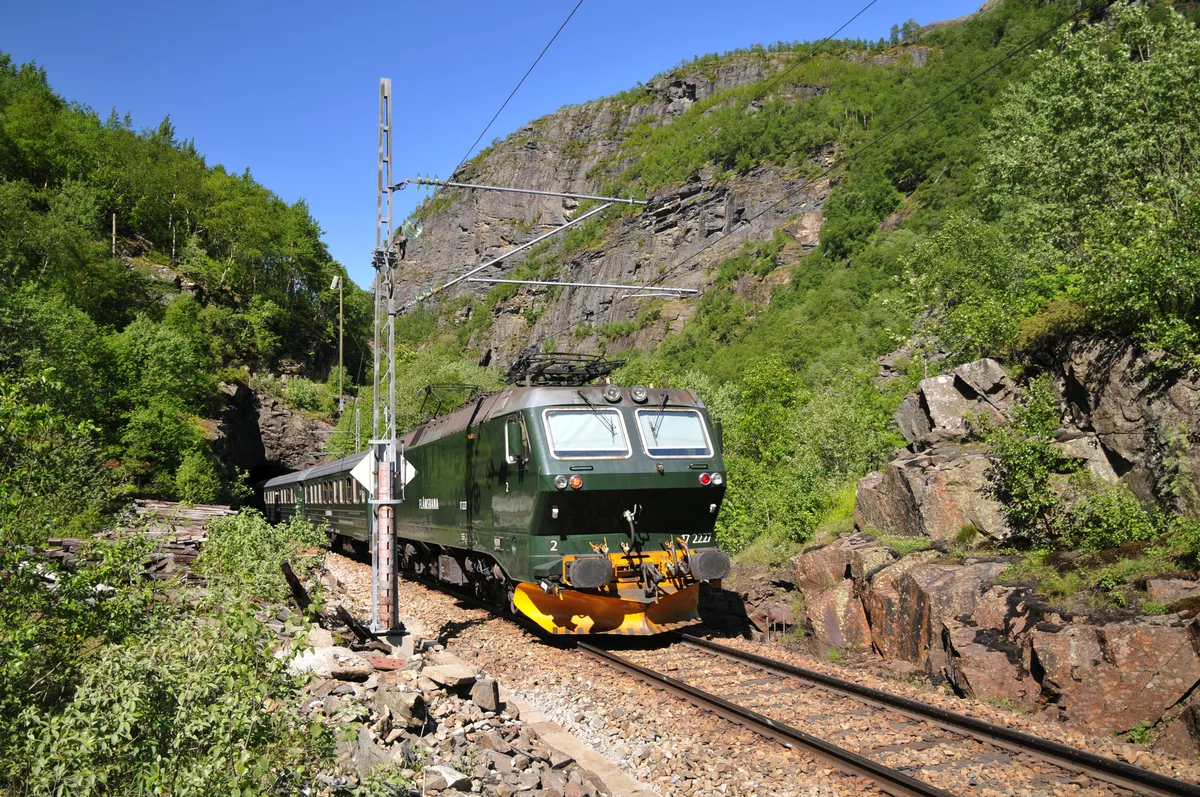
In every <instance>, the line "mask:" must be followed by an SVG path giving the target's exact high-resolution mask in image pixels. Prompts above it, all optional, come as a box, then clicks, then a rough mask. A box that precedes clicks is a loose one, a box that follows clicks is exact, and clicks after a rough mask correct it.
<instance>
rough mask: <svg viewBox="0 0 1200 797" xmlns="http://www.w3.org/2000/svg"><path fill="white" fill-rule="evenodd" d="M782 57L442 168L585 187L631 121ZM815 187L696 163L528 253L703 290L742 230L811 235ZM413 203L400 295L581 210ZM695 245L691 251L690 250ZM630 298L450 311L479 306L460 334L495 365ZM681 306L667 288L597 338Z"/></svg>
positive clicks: (617, 164)
mask: <svg viewBox="0 0 1200 797" xmlns="http://www.w3.org/2000/svg"><path fill="white" fill-rule="evenodd" d="M786 63H787V62H786V59H780V58H778V57H776V56H775V55H773V54H768V55H766V56H765V57H760V56H748V57H734V58H730V59H726V60H724V61H722V63H721V64H719V65H718V66H717V67H716V68H715V69H713V70H701V69H692V68H684V69H682V70H676V71H673V72H672V73H671V74H669V75H665V76H663V77H661V78H658V79H656V80H654V81H651V82H650V83H649V84H647V85H646V86H645V87H643V89H641V90H640V91H637V92H627V93H626V94H625V95H622V96H619V97H613V98H608V99H603V100H598V101H595V102H590V103H587V104H584V105H578V106H569V107H566V108H563V109H561V110H559V111H558V112H556V113H554V114H551V115H549V116H546V117H543V118H541V119H538V120H536V121H534V122H533V123H531V124H529V125H527V126H526V127H524V128H522V129H521V130H519V131H518V132H517V133H515V134H513V135H512V136H510V137H509V138H507V139H506V140H504V141H502V142H500V143H498V144H497V145H495V146H494V147H493V148H491V149H489V151H487V152H486V153H485V154H484V155H483V156H481V157H480V158H477V159H476V160H475V161H473V162H472V163H471V164H469V165H468V166H466V167H464V169H462V170H461V173H460V174H458V175H457V176H456V177H457V178H458V179H464V180H467V181H470V182H478V183H484V184H489V185H499V186H534V187H538V188H545V189H550V190H557V191H564V192H574V193H584V194H596V193H599V192H600V188H601V186H602V185H603V184H604V183H606V182H608V181H610V180H612V179H613V178H615V177H616V176H617V175H619V174H621V173H622V172H623V171H624V170H625V169H626V168H627V167H628V166H629V165H630V163H631V160H632V155H631V154H630V153H629V151H628V150H623V149H622V146H621V145H622V143H623V142H624V141H625V139H626V138H628V136H629V135H630V134H631V133H632V132H633V131H634V130H635V129H641V130H644V129H646V128H647V127H657V126H661V125H667V124H671V123H673V121H674V120H675V119H676V118H677V117H678V116H680V115H681V114H684V113H687V112H688V109H689V108H691V107H692V106H693V105H694V104H695V103H697V102H702V101H703V100H705V99H706V98H708V97H710V96H712V95H713V94H714V93H718V92H721V91H724V90H726V89H729V88H735V87H738V86H744V85H747V84H749V83H753V82H757V81H760V80H763V79H764V78H766V77H768V76H770V75H772V74H775V73H776V71H777V70H779V69H781V68H785V67H786ZM822 90H823V89H821V88H820V87H815V86H797V87H791V88H789V89H788V91H789V92H790V93H788V94H782V93H777V94H775V95H774V96H773V99H776V100H780V99H782V100H784V101H791V102H804V101H806V100H808V99H810V98H812V97H814V96H816V95H817V94H819V93H820V92H821V91H822ZM797 189H799V190H797ZM827 192H828V185H827V182H825V181H820V182H817V183H814V184H812V185H807V186H806V185H802V184H801V183H800V182H797V181H796V180H794V179H792V178H791V177H790V176H789V175H788V174H786V173H785V172H784V171H782V170H779V169H775V168H764V169H760V170H758V171H756V172H754V173H752V174H749V175H745V176H742V177H737V178H735V179H732V180H723V181H721V182H716V181H714V180H713V179H712V176H711V174H710V173H708V172H707V171H706V172H702V173H701V174H700V175H699V176H698V179H696V180H695V181H693V182H691V183H689V184H687V185H684V186H681V187H677V188H676V187H672V188H668V189H664V191H663V192H662V193H660V194H657V195H653V196H651V197H650V204H649V205H647V206H645V207H644V208H642V209H641V210H640V211H639V212H637V213H633V214H630V215H627V216H625V217H623V218H621V219H619V220H615V221H613V222H612V223H611V224H610V225H609V226H608V227H607V228H606V229H605V230H604V231H603V232H602V233H601V236H602V241H601V242H599V243H593V244H589V245H587V246H584V247H581V248H579V249H577V250H574V251H571V252H569V253H567V254H566V255H565V256H563V255H562V254H561V252H562V250H561V241H562V238H561V237H558V238H555V239H551V244H552V248H551V249H550V250H549V252H548V253H547V254H545V256H544V257H543V258H542V260H540V261H539V263H540V266H541V268H542V269H543V272H544V273H541V274H540V276H541V277H542V278H546V279H563V280H568V281H580V282H605V283H648V282H651V281H653V280H655V279H658V278H659V277H661V276H663V275H664V274H669V277H668V278H667V282H666V284H669V285H671V286H674V287H684V288H697V289H700V290H703V289H705V288H707V287H708V285H709V284H710V278H709V276H708V274H707V268H708V266H709V265H711V264H712V263H715V262H719V261H720V260H721V259H723V258H725V257H726V256H728V255H729V254H731V253H733V252H734V251H735V250H736V249H737V248H738V247H740V246H741V244H742V243H743V242H745V241H753V240H764V239H767V238H769V237H770V236H771V235H772V234H773V232H774V230H775V229H776V228H777V227H780V226H783V225H784V224H785V223H787V222H788V221H789V219H793V217H795V218H794V219H793V220H792V222H791V224H790V225H789V235H791V236H792V237H793V239H794V240H795V247H796V249H797V250H799V251H803V250H805V249H810V248H812V247H813V246H815V245H816V244H817V243H818V238H817V233H818V232H819V230H820V226H821V222H822V220H823V216H822V214H821V207H822V204H823V202H824V198H825V195H826V193H827ZM427 207H428V212H429V217H428V218H427V219H426V225H425V233H424V234H423V235H422V237H420V238H419V239H417V240H415V241H412V242H411V243H410V244H409V245H408V249H407V253H406V258H405V268H404V269H403V272H402V275H401V282H400V284H399V285H398V291H399V294H400V295H401V296H403V297H408V296H409V295H411V294H413V293H416V292H419V291H422V290H424V289H426V288H428V287H430V286H432V285H436V284H439V283H442V282H445V281H446V280H448V279H449V278H451V277H453V276H455V275H459V274H462V273H464V272H465V271H467V270H469V269H471V268H475V267H476V266H478V265H480V264H482V263H484V262H486V261H488V260H491V259H494V258H495V257H497V256H498V255H500V254H502V253H504V252H507V251H510V250H511V249H512V248H513V247H514V246H517V245H519V244H522V243H525V242H527V241H529V240H531V239H532V238H534V237H535V236H537V235H540V234H542V233H544V232H546V231H548V230H549V229H551V227H552V226H556V225H561V224H564V223H566V222H568V221H569V220H571V219H573V218H576V217H578V216H579V215H580V211H581V207H580V205H579V203H578V202H577V201H575V200H572V199H561V198H555V197H544V196H532V195H522V194H510V193H497V192H487V191H471V192H462V191H457V192H455V191H450V192H446V193H444V194H442V195H440V196H439V197H438V198H436V199H435V200H431V204H430V205H428V206H427ZM701 250H704V251H703V254H702V255H700V256H697V255H698V254H699V253H700V252H701ZM526 257H527V255H525V254H519V255H516V256H515V257H514V258H512V259H511V260H508V261H505V262H504V263H503V264H501V265H500V266H499V267H497V268H496V269H494V270H489V271H487V272H484V273H481V274H480V276H483V277H499V276H503V275H505V274H506V273H507V272H508V271H509V270H510V269H511V268H513V267H514V266H516V265H517V264H518V263H519V262H521V261H522V260H523V259H524V258H526ZM489 287H490V286H487V285H483V284H467V283H462V284H460V285H459V286H457V287H455V288H454V289H452V290H453V291H454V292H455V294H454V295H463V294H467V295H471V296H474V297H476V298H479V297H482V296H483V295H484V294H485V293H486V292H487V290H488V288H489ZM643 305H644V302H640V301H638V300H633V299H627V298H621V295H620V294H616V295H614V294H613V293H612V292H611V291H586V290H580V291H562V292H559V291H556V290H554V289H546V288H538V287H522V288H520V289H518V290H517V292H516V295H515V296H513V297H512V298H510V299H508V300H506V301H504V302H502V303H500V305H498V306H496V307H494V308H490V309H489V308H483V307H478V306H476V307H474V308H473V309H471V308H464V309H462V310H460V311H459V312H460V313H461V315H462V317H461V318H456V323H459V324H465V323H467V322H468V321H469V320H470V315H471V314H472V313H479V312H485V313H491V314H492V317H491V318H490V319H487V323H486V324H482V325H478V328H479V330H480V331H477V332H476V333H475V337H474V338H473V339H472V341H471V342H472V344H473V345H475V346H477V347H478V348H480V349H481V350H488V351H491V352H492V358H493V359H492V361H493V362H496V363H499V364H502V365H503V364H505V363H506V362H509V361H511V359H512V358H513V357H514V356H515V354H516V353H517V352H519V351H520V350H521V349H523V348H526V347H528V346H531V345H532V346H537V345H539V344H540V343H541V342H543V341H546V340H554V341H556V344H557V347H558V348H577V349H582V348H584V347H586V346H587V345H588V343H589V340H591V339H592V338H594V337H595V336H596V334H597V330H598V328H599V327H601V326H604V325H606V324H610V323H622V322H630V321H633V320H635V319H636V318H637V316H638V310H639V309H640V308H641V307H642V306H643ZM692 312H694V303H693V302H686V301H680V300H668V301H666V303H665V306H664V307H663V308H662V310H661V312H660V314H659V318H658V319H657V321H655V322H653V323H652V324H650V325H649V326H646V327H643V328H641V329H636V330H634V331H633V332H632V333H629V334H627V335H625V336H623V337H622V338H619V339H618V340H615V341H612V342H611V343H610V345H609V346H608V348H609V349H610V350H619V349H622V348H627V347H633V346H639V347H642V346H646V345H648V344H652V343H655V342H657V341H659V340H661V339H662V338H663V337H665V335H666V334H667V332H668V330H669V329H678V328H679V326H680V324H681V323H682V322H683V321H685V320H686V319H687V318H688V317H689V316H690V314H691V313H692Z"/></svg>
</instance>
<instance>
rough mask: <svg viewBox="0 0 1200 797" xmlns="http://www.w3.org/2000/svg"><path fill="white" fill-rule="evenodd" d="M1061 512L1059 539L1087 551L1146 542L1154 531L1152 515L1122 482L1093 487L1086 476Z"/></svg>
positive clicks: (1156, 530)
mask: <svg viewBox="0 0 1200 797" xmlns="http://www.w3.org/2000/svg"><path fill="white" fill-rule="evenodd" d="M1062 514H1063V516H1062V518H1061V519H1059V520H1058V521H1057V523H1058V525H1059V527H1060V529H1061V531H1060V534H1059V537H1060V541H1061V543H1063V544H1066V545H1069V546H1071V547H1080V548H1083V549H1084V550H1087V551H1097V550H1101V549H1104V548H1116V547H1117V546H1119V545H1123V544H1125V543H1127V542H1148V541H1150V540H1153V539H1154V538H1155V537H1156V536H1157V535H1158V528H1157V526H1156V524H1155V519H1154V518H1153V517H1152V516H1151V515H1150V513H1148V512H1147V511H1146V510H1145V508H1144V507H1143V506H1142V505H1141V503H1140V502H1139V501H1138V500H1137V497H1136V496H1135V495H1134V494H1133V492H1132V491H1131V490H1130V489H1129V487H1127V486H1126V485H1124V484H1115V485H1110V486H1105V487H1097V486H1095V485H1094V484H1092V483H1091V482H1090V480H1088V483H1087V484H1086V485H1085V487H1084V488H1083V491H1082V495H1081V496H1080V497H1079V498H1078V499H1077V500H1076V501H1075V502H1074V503H1073V504H1072V505H1071V506H1070V507H1069V508H1067V509H1066V510H1065V511H1064V512H1063V513H1062Z"/></svg>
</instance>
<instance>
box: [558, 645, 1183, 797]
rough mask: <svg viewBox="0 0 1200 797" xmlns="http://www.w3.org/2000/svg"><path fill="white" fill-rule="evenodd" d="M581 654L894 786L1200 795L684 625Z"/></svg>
mask: <svg viewBox="0 0 1200 797" xmlns="http://www.w3.org/2000/svg"><path fill="white" fill-rule="evenodd" d="M677 639H678V641H677V642H676V643H675V644H673V645H670V646H668V647H665V648H660V649H647V650H634V651H627V652H626V655H625V656H621V655H617V654H616V653H613V652H611V651H607V650H603V649H601V648H598V647H596V646H594V645H591V644H588V643H584V642H581V643H579V645H578V648H579V650H580V651H581V652H583V653H584V654H585V655H588V656H590V657H592V658H594V659H597V660H599V661H601V662H603V663H604V664H606V665H609V666H611V667H614V668H616V669H618V670H619V671H621V672H624V673H627V674H629V675H632V676H634V677H636V678H638V679H640V680H642V681H645V682H647V683H649V684H653V685H654V686H656V687H665V688H667V689H668V690H670V691H671V692H674V693H675V694H677V695H678V696H680V697H683V698H685V699H686V700H688V701H690V702H692V703H693V704H695V705H697V706H699V707H701V708H703V709H706V710H708V711H712V712H714V713H716V714H718V715H720V716H722V717H724V718H726V719H729V720H731V721H734V722H737V723H740V724H742V725H744V726H746V727H748V728H750V729H752V730H754V731H756V732H757V733H759V734H761V735H763V736H766V737H768V738H772V739H775V740H777V741H779V742H781V743H783V744H785V745H788V746H790V747H796V748H803V749H805V750H807V751H808V752H809V753H811V754H813V755H816V756H818V757H821V758H824V759H825V760H827V761H829V762H830V763H831V764H832V765H834V766H836V767H838V768H839V769H841V770H842V771H845V772H847V773H849V774H853V775H856V776H861V777H864V778H867V779H869V780H870V781H872V782H873V783H875V784H876V785H877V786H878V788H880V789H881V790H882V791H885V792H887V793H889V794H894V795H898V796H900V797H917V796H919V797H949V795H979V796H980V797H985V796H986V795H993V794H1046V795H1051V794H1066V793H1070V794H1078V795H1096V796H1097V797H1099V795H1107V796H1115V795H1154V796H1155V797H1168V796H1170V797H1184V796H1186V797H1200V786H1197V785H1195V784H1191V783H1187V782H1184V781H1181V780H1177V779H1175V778H1171V777H1169V776H1166V775H1162V774H1160V773H1157V772H1152V771H1150V770H1146V769H1142V768H1140V767H1137V766H1134V765H1132V764H1128V763H1125V762H1123V761H1117V760H1114V759H1110V758H1104V757H1103V756H1098V755H1095V754H1093V753H1088V752H1086V751H1083V750H1078V749H1075V748H1072V747H1068V746H1067V745H1063V744H1059V743H1057V742H1053V741H1049V740H1046V739H1041V738H1038V737H1035V736H1031V735H1029V734H1026V733H1023V732H1020V731H1015V730H1012V729H1011V728H1005V727H1003V726H1000V725H994V724H992V723H989V722H984V721H982V720H978V719H975V718H973V717H968V716H965V715H961V714H955V713H953V712H950V711H947V710H945V709H941V708H937V707H934V706H930V705H927V704H925V703H921V702H919V701H915V700H910V699H908V698H904V697H900V696H897V695H892V694H889V693H887V692H882V691H880V690H876V689H871V688H868V687H864V686H861V685H859V684H856V683H853V682H851V681H845V680H842V679H840V678H835V677H833V676H829V675H826V674H824V673H820V672H815V671H812V670H806V669H803V668H800V667H795V666H793V665H789V664H786V663H783V662H778V661H774V660H772V659H767V658H765V657H762V656H757V655H755V654H752V653H746V652H744V651H741V650H738V649H736V648H731V647H727V646H725V645H720V644H717V643H714V642H710V641H708V640H704V639H699V638H697V637H692V636H690V635H686V634H681V635H678V636H677Z"/></svg>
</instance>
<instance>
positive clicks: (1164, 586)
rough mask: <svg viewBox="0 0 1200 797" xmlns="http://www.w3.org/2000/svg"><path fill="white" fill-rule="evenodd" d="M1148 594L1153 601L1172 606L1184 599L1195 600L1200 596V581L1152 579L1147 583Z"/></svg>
mask: <svg viewBox="0 0 1200 797" xmlns="http://www.w3.org/2000/svg"><path fill="white" fill-rule="evenodd" d="M1146 592H1147V593H1148V594H1149V595H1150V600H1152V601H1158V602H1159V603H1162V604H1171V603H1174V602H1175V601H1178V600H1183V599H1184V598H1194V597H1196V596H1197V595H1200V581H1189V580H1187V579H1183V578H1152V579H1150V580H1148V581H1147V582H1146Z"/></svg>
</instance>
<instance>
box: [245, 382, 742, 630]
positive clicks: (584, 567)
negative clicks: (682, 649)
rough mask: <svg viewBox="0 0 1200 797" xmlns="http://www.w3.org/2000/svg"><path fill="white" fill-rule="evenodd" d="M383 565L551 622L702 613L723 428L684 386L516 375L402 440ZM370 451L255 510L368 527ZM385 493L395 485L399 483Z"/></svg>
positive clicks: (296, 482) (350, 528)
mask: <svg viewBox="0 0 1200 797" xmlns="http://www.w3.org/2000/svg"><path fill="white" fill-rule="evenodd" d="M398 451H399V452H401V454H400V456H401V457H402V459H403V462H400V463H398V464H399V467H398V469H397V470H398V475H399V482H402V483H403V486H402V489H403V499H404V500H403V502H402V503H400V504H399V505H398V506H396V511H395V535H396V541H395V548H394V550H395V552H396V558H397V570H398V571H399V572H400V573H401V574H404V575H406V576H408V577H412V578H417V579H425V580H431V581H436V582H442V583H445V584H450V585H453V586H454V587H455V588H458V589H462V590H468V591H471V592H472V593H474V594H475V595H476V596H478V597H479V598H481V599H483V600H485V601H487V602H489V603H491V604H493V605H496V606H497V607H499V608H501V609H506V610H508V611H511V612H514V613H520V614H522V615H524V616H526V617H528V618H529V619H530V620H532V621H533V622H534V623H536V624H537V625H538V626H540V627H541V628H543V629H545V630H546V631H548V632H550V633H553V634H578V635H590V634H620V635H652V634H658V633H663V632H667V631H673V630H677V629H680V628H684V627H687V626H690V625H694V624H696V623H698V622H700V617H699V611H698V609H699V589H700V584H701V583H704V582H708V583H710V584H712V585H714V586H716V587H718V588H719V587H720V582H721V580H722V579H723V578H725V577H726V576H727V575H728V573H729V568H730V559H729V557H728V555H727V554H725V553H724V552H723V551H721V549H720V548H719V547H718V546H717V544H716V539H715V525H716V520H717V516H718V513H719V512H720V510H721V504H722V501H723V500H724V497H725V490H726V483H725V468H724V462H723V460H722V456H721V430H720V426H719V424H714V421H713V419H712V418H711V416H710V414H709V412H708V409H707V408H706V407H705V405H704V403H703V402H702V401H701V399H700V398H699V397H698V396H697V395H696V394H695V393H693V392H692V391H689V390H680V389H668V388H667V387H665V386H664V387H661V388H654V387H653V386H651V387H646V386H642V385H634V386H632V387H621V386H619V385H614V384H604V385H601V384H595V385H583V386H571V385H554V384H549V385H529V384H526V385H514V386H511V387H508V388H506V389H503V390H500V391H499V392H495V393H491V394H488V395H482V396H478V397H472V398H471V399H470V400H468V401H467V402H466V403H465V404H463V405H462V406H461V407H459V408H458V409H456V410H454V411H452V412H449V413H446V414H443V415H437V416H435V417H432V418H431V419H429V420H428V421H427V422H425V423H423V424H421V425H419V426H417V427H416V428H414V429H411V430H409V431H408V432H406V433H405V434H404V435H402V436H401V437H400V440H399V446H398ZM372 459H373V456H372V455H371V454H370V453H369V452H361V453H358V454H354V455H352V456H348V457H344V458H342V459H338V460H336V461H333V462H328V463H323V464H320V465H317V466H316V467H313V468H309V469H307V470H303V471H297V472H294V473H289V474H286V475H283V476H278V477H276V478H273V479H269V480H267V481H265V482H263V483H262V484H260V485H258V488H259V491H260V496H261V498H262V501H263V503H264V505H265V512H266V515H267V518H268V519H269V520H271V521H274V522H282V521H286V520H288V519H289V518H291V517H292V516H293V515H295V514H296V513H300V514H303V515H304V516H305V517H307V518H309V519H310V520H312V521H315V522H322V521H324V522H327V523H328V527H329V531H330V534H331V539H332V538H333V537H341V538H344V540H349V541H356V542H357V544H359V545H362V544H363V543H367V542H368V541H369V538H370V526H371V522H370V521H371V515H370V513H371V511H372V510H371V504H370V503H369V501H370V497H371V492H370V491H371V482H372V476H371V467H372ZM396 492H397V493H399V492H400V485H399V484H397V489H396Z"/></svg>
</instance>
